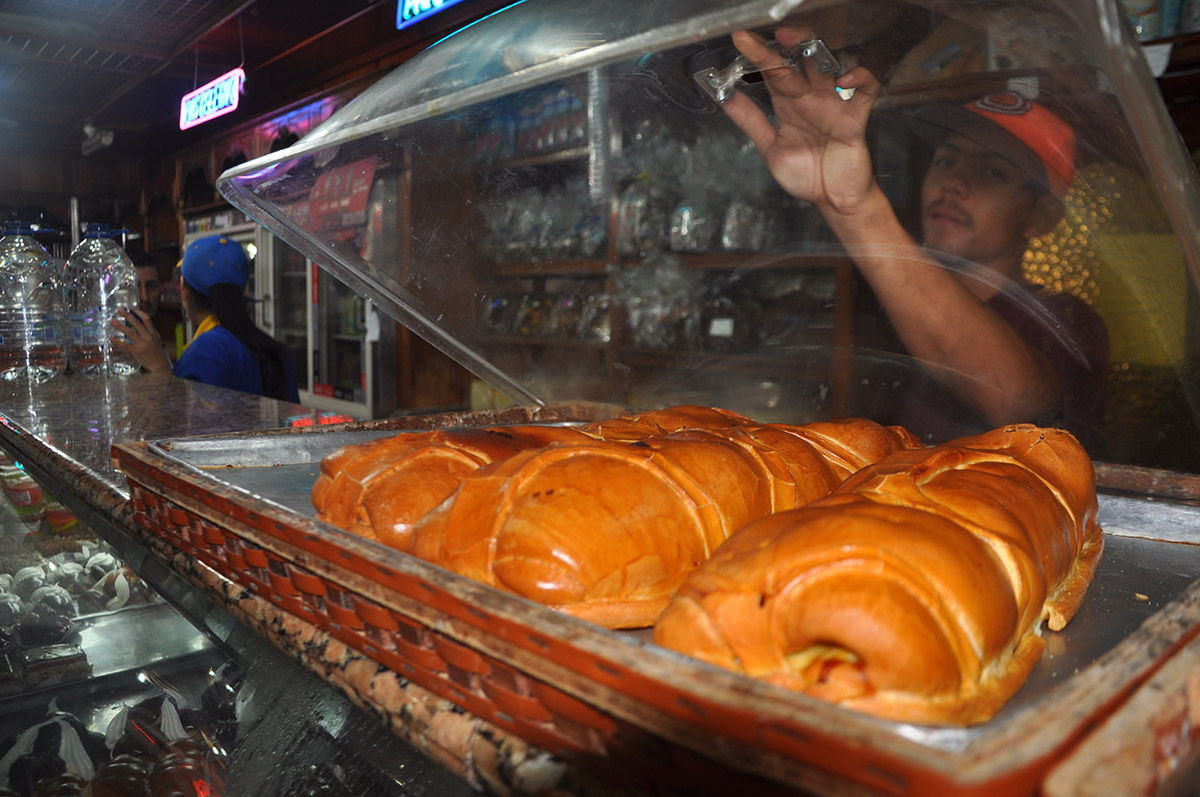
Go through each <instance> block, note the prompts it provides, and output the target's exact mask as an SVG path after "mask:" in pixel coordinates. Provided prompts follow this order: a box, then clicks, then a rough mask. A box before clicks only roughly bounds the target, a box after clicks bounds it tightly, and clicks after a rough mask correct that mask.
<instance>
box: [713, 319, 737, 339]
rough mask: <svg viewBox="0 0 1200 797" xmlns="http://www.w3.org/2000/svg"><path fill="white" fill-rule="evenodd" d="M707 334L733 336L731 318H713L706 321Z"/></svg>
mask: <svg viewBox="0 0 1200 797" xmlns="http://www.w3.org/2000/svg"><path fill="white" fill-rule="evenodd" d="M708 336H709V337H710V338H732V337H733V319H732V318H714V319H713V320H711V321H709V322H708Z"/></svg>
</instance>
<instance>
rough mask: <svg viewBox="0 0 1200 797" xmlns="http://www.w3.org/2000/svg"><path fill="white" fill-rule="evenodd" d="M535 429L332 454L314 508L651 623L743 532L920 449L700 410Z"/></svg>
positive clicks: (577, 605)
mask: <svg viewBox="0 0 1200 797" xmlns="http://www.w3.org/2000/svg"><path fill="white" fill-rule="evenodd" d="M534 428H535V429H545V428H547V427H534ZM501 432H502V433H503V434H505V435H508V436H507V437H505V438H504V439H503V440H502V441H500V440H497V435H498V434H499V433H501ZM567 432H569V433H567ZM538 434H539V433H538V432H531V431H527V427H504V428H503V429H502V430H496V429H487V430H449V431H446V432H443V433H422V434H419V435H412V434H408V435H404V438H405V439H404V440H403V441H400V442H389V443H378V444H368V445H367V446H365V447H362V448H360V449H358V450H356V451H353V452H350V453H346V452H344V451H339V452H336V453H335V454H334V455H331V457H330V459H329V460H328V462H329V467H328V468H326V467H324V464H323V469H322V470H323V472H322V477H323V478H324V479H325V482H323V483H322V484H321V485H319V488H318V487H316V486H315V487H314V491H313V495H314V503H316V502H317V501H318V500H320V501H321V502H322V503H321V504H319V505H318V509H319V511H320V516H321V517H322V518H323V519H326V520H329V521H330V522H335V521H341V522H340V523H338V525H342V526H343V528H348V529H349V530H350V531H353V532H355V533H358V534H361V535H363V536H366V537H373V538H375V539H377V540H379V541H381V542H383V543H385V544H389V545H392V546H393V547H396V548H399V549H400V550H403V551H406V552H409V553H412V554H413V555H415V556H418V557H420V558H422V559H426V560H428V561H431V562H434V563H435V564H438V565H441V566H443V567H446V568H447V569H450V570H453V571H455V572H457V573H459V574H461V575H465V576H468V577H470V578H473V579H476V580H478V581H481V582H483V583H485V584H488V585H491V586H494V587H497V588H499V589H504V590H507V591H509V592H513V593H516V594H518V595H522V596H524V597H526V598H529V599H531V600H535V601H538V602H540V603H543V604H546V605H548V606H551V607H553V608H555V609H558V610H560V611H563V612H566V613H569V614H573V615H575V616H577V617H581V618H583V619H587V620H590V621H592V622H596V623H599V624H602V625H606V626H609V627H614V628H625V627H644V626H649V625H651V624H652V623H653V621H654V619H655V618H656V617H657V616H658V614H659V612H661V611H662V608H663V607H664V606H665V605H666V602H667V600H668V599H669V598H670V596H671V594H672V593H673V592H674V591H675V589H676V588H677V587H678V586H679V584H680V583H681V582H682V580H683V578H684V577H685V576H686V574H687V573H688V572H690V571H691V570H693V569H694V568H695V567H696V566H697V565H699V564H700V563H701V562H703V561H704V560H705V559H707V558H708V557H709V555H711V553H712V551H713V550H715V549H716V548H717V546H719V545H720V544H721V543H723V542H724V541H725V540H726V539H727V538H728V537H729V536H730V535H731V534H733V533H734V532H735V531H736V530H737V529H739V528H741V527H742V526H744V525H746V524H747V523H749V522H751V521H753V520H756V519H758V518H761V517H763V516H766V515H769V514H771V513H773V512H777V511H781V510H785V509H792V508H794V507H797V506H801V505H803V504H805V503H808V502H809V501H812V500H815V499H817V498H821V497H823V496H825V495H827V494H828V493H829V492H830V491H831V490H833V488H834V487H836V486H837V485H838V484H839V483H840V482H841V480H842V479H843V478H844V476H845V474H846V472H847V470H848V468H850V467H854V466H856V464H857V463H860V462H864V463H865V462H868V461H874V460H875V459H878V458H879V457H882V456H883V455H884V454H886V453H888V452H889V451H896V450H900V449H903V448H905V447H908V446H912V445H919V443H917V442H916V440H915V438H913V437H912V436H911V435H908V434H907V433H906V432H903V431H902V430H894V429H887V428H886V427H882V426H880V425H879V424H877V423H874V422H873V421H867V420H863V419H845V420H840V421H833V422H826V423H822V424H818V425H817V428H816V429H814V430H813V431H812V432H811V433H810V432H809V431H807V430H806V427H789V426H785V425H777V424H772V425H761V424H756V423H754V422H753V421H752V420H750V419H749V418H746V417H744V416H741V415H737V414H736V413H731V412H728V411H725V410H719V409H712V408H706V407H677V408H669V409H667V410H658V411H654V412H647V413H640V414H636V415H631V416H627V417H622V418H617V419H612V420H608V421H602V422H597V423H594V424H586V425H583V426H580V427H575V428H574V429H571V430H562V429H561V428H560V431H559V432H557V433H554V434H550V435H547V436H546V437H544V438H542V439H537V435H538Z"/></svg>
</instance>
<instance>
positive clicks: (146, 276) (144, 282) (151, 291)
mask: <svg viewBox="0 0 1200 797" xmlns="http://www.w3.org/2000/svg"><path fill="white" fill-rule="evenodd" d="M137 276H138V309H139V310H141V311H142V312H144V313H147V314H149V315H150V316H151V317H153V316H154V315H155V314H156V313H157V312H158V301H159V299H160V298H161V297H162V285H161V284H160V283H159V281H158V268H157V267H155V266H138V268H137Z"/></svg>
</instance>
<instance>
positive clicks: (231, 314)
mask: <svg viewBox="0 0 1200 797" xmlns="http://www.w3.org/2000/svg"><path fill="white" fill-rule="evenodd" d="M188 290H189V292H190V293H191V294H192V302H193V304H195V305H196V309H197V310H199V311H200V312H201V313H212V314H213V315H215V316H216V317H217V321H219V322H220V323H221V326H223V327H225V329H227V330H229V331H230V332H232V333H233V335H234V337H236V338H237V339H238V340H240V341H241V342H242V343H245V344H246V348H248V349H250V353H251V354H253V355H254V359H256V360H258V370H259V373H260V374H262V385H263V395H264V396H266V397H268V398H275V399H280V400H282V401H287V400H288V398H287V386H288V372H287V367H286V365H285V364H284V363H285V360H286V358H287V349H286V347H285V346H284V345H283V344H282V343H280V342H279V341H277V340H275V338H273V337H271V336H270V335H268V334H267V333H266V332H263V331H262V330H261V329H259V328H258V327H256V326H255V325H254V321H253V320H251V318H250V314H249V313H248V312H246V309H247V308H246V295H245V294H244V293H243V292H242V289H241V288H239V287H238V286H236V285H231V284H229V283H225V282H221V283H218V284H216V285H213V286H212V288H210V289H209V292H208V294H203V293H200V291H198V290H196V289H195V287H193V286H192V284H191V283H190V282H189V283H188Z"/></svg>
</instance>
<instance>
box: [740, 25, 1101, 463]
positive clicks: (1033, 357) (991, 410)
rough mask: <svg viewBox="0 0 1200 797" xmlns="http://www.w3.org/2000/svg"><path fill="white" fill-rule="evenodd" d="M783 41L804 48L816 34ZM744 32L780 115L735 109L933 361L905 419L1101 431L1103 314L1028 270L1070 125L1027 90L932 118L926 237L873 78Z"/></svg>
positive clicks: (1057, 209) (1058, 207) (1059, 175)
mask: <svg viewBox="0 0 1200 797" xmlns="http://www.w3.org/2000/svg"><path fill="white" fill-rule="evenodd" d="M776 37H777V40H778V42H779V44H781V45H783V46H784V47H794V46H795V45H797V44H799V43H800V42H802V41H805V40H806V39H808V38H811V33H810V32H808V31H804V30H801V29H797V28H782V29H780V30H779V31H777V34H776ZM734 44H735V45H736V46H737V47H738V49H739V50H740V51H741V52H742V53H743V54H744V55H745V56H746V57H747V58H748V59H750V60H751V61H752V62H754V64H755V65H757V66H758V67H759V68H760V69H761V70H762V71H763V76H764V79H765V81H764V82H765V84H766V86H767V89H768V91H769V93H770V97H771V102H772V104H773V108H774V112H775V114H774V118H773V119H772V118H769V117H768V116H767V114H766V113H764V112H763V110H762V109H761V108H759V106H758V105H757V104H756V103H755V101H754V100H753V99H751V98H750V97H748V96H747V95H745V94H742V93H736V94H734V95H732V96H731V97H729V98H727V99H726V100H725V102H724V109H725V111H726V113H727V114H728V115H729V116H730V118H731V119H733V121H734V122H735V123H737V124H738V126H740V127H741V128H742V129H743V130H744V131H745V132H746V134H747V135H748V136H749V137H750V139H751V141H753V143H754V145H755V147H756V148H757V150H758V152H759V154H760V155H761V156H762V157H763V159H764V160H765V162H766V164H767V166H768V168H769V169H770V170H771V173H772V174H773V175H774V177H775V178H776V180H777V181H778V182H779V184H780V185H781V187H782V188H783V189H784V190H785V191H787V192H788V193H789V194H791V195H792V196H794V197H796V198H798V199H801V200H804V201H806V202H810V203H812V204H813V205H815V206H816V207H817V208H818V209H819V210H820V212H821V214H822V217H823V218H824V220H825V222H826V223H827V224H828V225H829V227H830V228H831V229H832V231H833V232H834V233H835V234H836V235H837V237H838V239H839V240H840V241H841V242H842V243H843V245H844V246H845V247H846V249H847V251H848V253H849V254H850V256H851V257H852V258H853V259H854V261H855V264H856V265H857V267H858V269H859V271H860V272H861V273H862V275H863V277H864V278H865V279H866V281H867V283H868V284H869V285H870V286H871V288H872V290H873V291H874V292H875V295H876V296H877V297H878V299H879V301H880V303H881V304H882V306H883V309H884V311H885V312H886V313H887V316H888V318H889V320H890V321H891V324H892V326H893V327H894V329H895V331H896V333H897V334H898V335H899V337H900V340H901V342H902V343H903V344H904V346H905V348H906V349H907V350H908V353H909V354H910V355H911V356H912V357H913V358H915V359H916V360H917V361H919V362H920V363H921V364H922V365H923V366H924V367H923V368H922V369H921V372H920V373H919V374H918V375H917V376H916V377H915V378H914V379H913V384H912V385H911V386H910V390H909V393H908V395H907V397H906V399H905V405H904V406H903V407H902V408H901V410H900V417H898V418H897V419H896V420H897V422H900V423H903V424H905V425H906V426H908V427H909V428H910V429H912V430H913V431H914V432H917V433H918V434H920V435H921V436H922V437H923V438H924V439H925V440H926V441H927V442H938V441H940V440H945V439H949V438H951V437H955V436H958V435H960V434H966V433H970V432H973V431H978V430H979V429H980V428H992V427H996V426H1001V425H1003V424H1005V423H1012V422H1018V421H1032V422H1038V423H1043V424H1047V425H1059V426H1065V427H1066V428H1068V429H1071V430H1072V431H1074V432H1076V434H1077V435H1080V436H1081V437H1085V438H1087V437H1090V436H1091V434H1092V433H1094V432H1095V431H1096V430H1097V429H1098V427H1099V425H1100V422H1101V420H1102V416H1103V378H1104V371H1105V369H1106V368H1107V356H1108V355H1107V335H1106V333H1105V331H1104V326H1103V323H1102V322H1101V321H1100V319H1099V316H1097V315H1096V314H1095V313H1094V312H1093V311H1092V310H1091V309H1090V308H1089V307H1088V306H1087V305H1086V304H1085V303H1083V302H1082V301H1080V300H1079V299H1077V298H1076V297H1072V296H1067V295H1061V294H1055V295H1049V294H1045V293H1041V292H1039V291H1038V290H1037V289H1035V288H1034V287H1033V286H1030V285H1028V284H1025V283H1024V282H1023V280H1022V269H1021V264H1022V259H1023V256H1024V254H1025V251H1026V249H1027V248H1028V243H1029V239H1030V238H1032V237H1035V236H1039V235H1044V234H1046V233H1048V232H1050V231H1051V230H1052V229H1054V227H1055V226H1056V225H1057V223H1058V221H1059V220H1060V219H1061V218H1062V214H1063V204H1062V198H1063V196H1064V194H1065V193H1066V191H1067V189H1068V188H1069V186H1070V184H1071V181H1072V179H1073V177H1074V158H1075V135H1074V131H1073V130H1072V128H1071V126H1070V125H1068V124H1067V123H1066V122H1064V121H1063V120H1062V119H1060V118H1059V117H1057V116H1055V115H1054V114H1053V113H1051V112H1050V111H1049V110H1048V109H1046V108H1045V107H1044V106H1042V105H1040V104H1038V103H1036V102H1031V101H1029V100H1027V99H1025V98H1023V97H1021V96H1020V95H1018V94H1015V93H1012V92H1004V93H1002V94H997V95H993V96H991V97H988V98H984V99H982V100H978V101H976V102H973V103H969V104H968V105H966V106H955V107H952V108H947V109H942V110H941V111H939V112H935V113H930V114H928V115H927V118H928V119H929V120H930V121H932V122H934V123H936V124H940V125H942V126H944V127H945V128H946V129H947V130H949V132H948V133H947V134H946V135H945V136H944V138H943V139H942V140H941V141H940V143H939V144H938V146H937V149H936V150H935V152H934V154H933V159H932V163H931V166H930V168H929V171H928V172H927V174H926V176H925V179H924V182H923V183H922V188H921V226H922V234H923V240H922V241H920V242H918V241H916V240H914V239H913V238H912V236H911V235H910V234H909V233H908V232H907V231H906V230H905V228H904V227H903V225H902V224H901V222H900V220H899V219H898V217H897V215H896V212H895V210H894V209H893V207H892V205H891V203H890V202H889V201H888V199H887V197H886V196H885V195H884V192H883V190H882V189H881V188H880V186H879V184H878V182H877V181H876V180H875V177H874V172H873V170H872V164H871V155H870V152H869V150H868V146H867V141H866V128H867V120H868V117H869V116H870V114H871V110H872V108H873V106H874V103H875V100H876V98H877V97H878V96H879V92H880V85H879V82H878V80H877V79H876V78H875V77H874V75H872V74H871V72H870V71H869V70H867V69H866V68H865V67H861V66H860V67H856V68H854V69H851V70H850V71H848V72H846V73H845V74H843V75H840V76H836V77H835V76H834V75H832V74H823V73H821V72H820V71H818V70H816V69H800V68H792V67H791V66H789V65H788V64H787V63H786V62H785V61H784V58H783V56H781V55H780V54H779V53H778V52H777V51H775V50H774V49H772V48H771V47H768V46H767V45H766V43H765V42H764V41H763V40H762V39H761V38H760V37H758V36H757V35H755V34H753V33H750V32H746V31H742V32H738V33H736V34H734Z"/></svg>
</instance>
